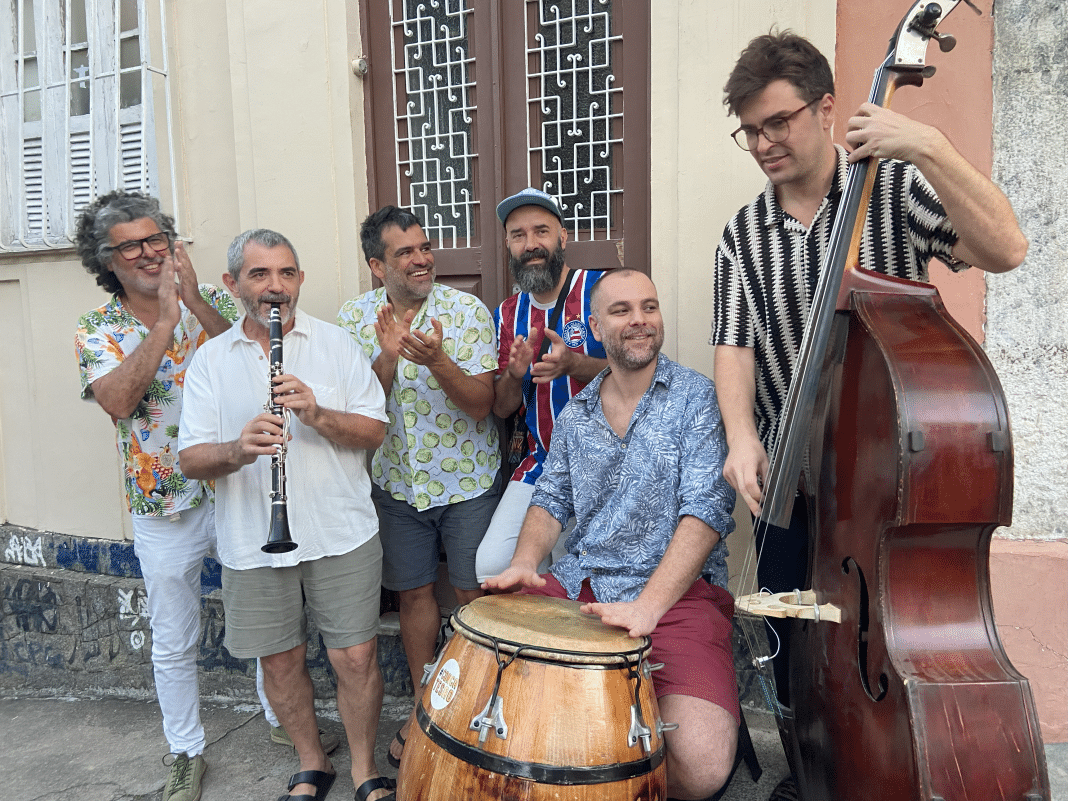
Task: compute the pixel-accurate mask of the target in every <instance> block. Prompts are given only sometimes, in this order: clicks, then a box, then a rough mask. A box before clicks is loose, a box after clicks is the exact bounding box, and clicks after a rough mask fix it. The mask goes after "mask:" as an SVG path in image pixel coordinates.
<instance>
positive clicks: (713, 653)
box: [523, 574, 741, 724]
mask: <svg viewBox="0 0 1068 801" xmlns="http://www.w3.org/2000/svg"><path fill="white" fill-rule="evenodd" d="M542 578H543V579H545V580H546V583H545V586H544V587H536V588H527V589H525V590H523V592H525V593H528V594H530V595H548V596H550V597H552V598H566V597H567V590H565V589H564V587H563V585H562V584H560V582H559V581H557V580H556V577H555V576H553V575H552V574H543V575H542ZM578 600H579V601H580V602H582V603H594V602H595V601H596V598H594V597H593V590H591V589H590V585H589V582H583V584H582V590H581V591H580V592H579V597H578ZM733 617H734V598H732V597H731V594H730V593H729V592H727V591H726V590H725V589H723V588H722V587H716V586H714V585H712V584H709V583H708V582H707V581H705V580H704V579H697V581H695V582H694V583H693V586H692V587H690V589H688V590H687V591H686V594H685V595H683V596H682V597H681V598H680V599H679V600H678V601H677V602H676V603H675V605H674V606H673V607H671V608H670V609H669V610H668V611H667V612H666V613H665V614H664V616H663V617H662V618H660V622H659V623H657V625H656V629H654V630H653V633H652V635H651V636H652V641H653V644H652V649H651V652H650V654H649V661H650V662H663V663H664V667H663V668H662V669H660V670H658V671H656V672H655V673H653V688H654V690H655V692H656V697H657V698H658V699H659V698H662V697H663V696H665V695H688V696H690V697H691V698H703V699H704V700H706V701H711V702H712V703H713V704H715V705H716V706H719V707H722V708H723V709H725V710H727V711H728V712H730V713H731V715H733V716H734V719H735V721H736V722H737V723H739V724H740V723H741V709H740V708H739V706H738V680H737V678H736V677H735V673H734V653H733V651H732V650H731V631H732V626H731V619H732V618H733Z"/></svg>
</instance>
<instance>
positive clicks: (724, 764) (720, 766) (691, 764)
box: [667, 745, 734, 799]
mask: <svg viewBox="0 0 1068 801" xmlns="http://www.w3.org/2000/svg"><path fill="white" fill-rule="evenodd" d="M729 750H730V753H729V754H723V753H708V754H705V755H702V757H701V758H698V759H687V760H685V761H684V760H681V759H678V758H676V757H674V756H673V755H672V753H671V747H670V745H669V746H668V760H667V762H668V770H667V773H668V783H669V787H670V795H671V797H673V798H692V799H698V798H699V799H704V798H708V797H709V796H711V795H714V794H715V793H716V792H718V791H719V790H720V789H722V788H723V785H725V784H726V783H727V781H728V780H729V779H730V777H731V771H732V769H733V768H734V749H733V748H731V749H729Z"/></svg>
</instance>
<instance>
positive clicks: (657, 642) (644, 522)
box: [482, 270, 740, 799]
mask: <svg viewBox="0 0 1068 801" xmlns="http://www.w3.org/2000/svg"><path fill="white" fill-rule="evenodd" d="M592 311H593V314H591V315H590V320H589V322H590V330H591V332H592V333H593V336H594V337H596V338H597V339H598V340H599V341H600V342H602V343H603V344H604V347H605V351H606V352H607V354H608V365H609V366H608V369H607V370H605V371H604V372H602V373H601V374H600V375H599V376H597V377H596V378H595V379H594V380H593V381H592V382H590V384H589V385H588V386H587V387H586V388H585V389H584V390H582V391H581V392H580V393H579V394H578V395H576V396H575V397H574V399H573V400H572V401H571V402H570V403H569V404H568V405H567V407H566V408H565V409H564V411H563V412H562V413H561V414H560V416H559V417H558V418H557V420H556V429H555V432H554V434H553V442H552V446H551V448H550V450H549V456H548V458H547V460H546V462H545V470H544V472H543V474H542V476H541V477H540V478H539V479H538V482H537V485H536V487H535V490H534V495H533V498H532V499H531V505H530V508H529V510H528V511H527V516H526V519H525V520H524V522H523V528H522V531H521V532H520V535H519V541H518V543H517V545H516V550H515V555H514V556H513V557H512V561H511V564H510V566H509V567H508V569H507V570H505V571H504V572H503V573H501V574H500V575H498V576H495V577H493V578H491V579H489V580H488V581H486V582H484V583H483V585H482V586H483V587H484V588H485V589H488V590H496V591H514V590H522V591H524V592H529V593H536V594H540V595H551V596H556V597H565V596H566V597H568V598H571V599H572V600H578V601H582V602H583V606H582V607H581V610H582V611H583V612H586V613H589V614H596V615H599V616H600V618H601V619H602V620H603V621H604V622H605V623H607V624H609V625H612V626H618V627H620V628H624V629H626V630H627V631H628V633H629V634H630V636H632V637H641V636H643V635H651V637H652V653H651V656H650V661H651V662H663V663H664V668H663V669H662V670H659V671H657V672H656V673H654V674H653V682H654V686H655V689H656V695H657V699H658V701H659V704H660V713H661V717H662V718H663V720H665V721H668V722H674V723H678V724H679V728H678V729H677V730H674V731H669V732H667V733H666V734H665V739H666V742H667V773H668V790H669V793H670V795H671V796H673V797H675V798H680V799H681V798H691V799H693V798H705V797H707V796H709V795H711V794H712V793H714V792H715V791H716V790H718V789H719V788H720V787H721V786H722V785H723V784H724V783H725V782H726V780H727V778H728V776H729V775H730V770H731V767H732V764H733V762H734V752H735V747H736V744H737V735H738V722H739V714H740V712H739V708H738V691H737V685H736V683H735V675H734V660H733V658H732V654H731V617H732V616H733V612H734V601H733V599H732V598H731V596H730V595H729V594H728V593H727V591H726V589H724V587H725V585H726V583H727V566H726V562H725V557H726V555H727V549H726V547H725V545H724V544H723V542H722V538H723V537H724V536H726V535H727V534H728V533H730V532H731V531H732V530H733V529H734V521H733V519H732V518H731V510H732V509H733V508H734V500H735V495H734V490H733V489H731V487H730V485H728V484H727V482H726V481H725V480H724V478H723V470H722V468H723V460H724V456H725V454H726V450H727V446H726V442H725V440H724V434H723V422H722V420H721V418H720V413H719V407H718V405H717V403H716V394H715V388H714V387H713V385H712V382H711V381H709V380H708V379H707V378H705V377H704V376H703V375H701V374H699V373H697V372H695V371H693V370H690V369H688V368H686V367H683V366H681V365H679V364H677V363H675V362H673V361H671V360H670V359H668V358H667V357H665V356H663V355H661V354H660V348H661V346H662V345H663V342H664V321H663V318H662V317H661V314H660V304H659V301H658V299H657V294H656V287H655V286H653V283H652V281H650V280H649V279H648V278H647V277H646V276H645V275H643V274H642V273H639V272H636V271H635V270H615V271H612V272H609V273H606V274H605V275H604V277H603V278H601V279H600V281H598V282H597V284H596V285H595V286H594V288H593V297H592ZM572 514H574V516H575V519H576V524H575V528H574V530H573V531H572V533H571V534H570V536H569V537H568V538H567V541H566V548H567V555H566V556H565V557H564V558H563V559H561V560H559V561H557V562H556V563H555V564H554V565H553V566H552V569H551V571H550V573H548V574H545V575H538V572H537V566H538V564H539V563H540V562H541V560H542V559H543V558H544V557H545V556H546V555H547V554H548V553H549V551H550V550H551V549H552V547H553V545H554V544H555V543H556V540H557V537H558V536H559V534H560V531H561V528H562V526H563V525H564V524H565V523H566V522H567V520H568V518H569V516H571V515H572ZM705 576H709V577H711V582H709V581H708V580H706V578H705Z"/></svg>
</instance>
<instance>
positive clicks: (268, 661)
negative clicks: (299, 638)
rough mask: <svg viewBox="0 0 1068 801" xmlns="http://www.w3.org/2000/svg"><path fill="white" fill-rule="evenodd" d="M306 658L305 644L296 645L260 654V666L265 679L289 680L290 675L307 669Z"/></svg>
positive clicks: (273, 680) (275, 680) (274, 680)
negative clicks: (280, 650)
mask: <svg viewBox="0 0 1068 801" xmlns="http://www.w3.org/2000/svg"><path fill="white" fill-rule="evenodd" d="M306 658H307V649H306V646H304V645H298V646H297V647H296V648H291V649H289V650H288V651H282V652H281V653H277V654H271V655H270V656H261V657H260V667H262V668H263V675H264V678H265V679H268V680H270V681H272V682H279V681H289V680H290V677H292V676H294V675H296V674H298V673H300V672H301V671H305V670H307V669H308V666H307V663H306V662H305V659H306Z"/></svg>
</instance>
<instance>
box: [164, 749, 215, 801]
mask: <svg viewBox="0 0 1068 801" xmlns="http://www.w3.org/2000/svg"><path fill="white" fill-rule="evenodd" d="M167 757H173V761H172V762H169V763H168V762H167ZM163 764H164V765H167V766H168V767H169V768H170V769H171V775H170V776H168V777H167V785H166V786H165V787H164V788H163V801H200V780H201V779H202V778H204V771H206V770H207V769H208V765H207V763H206V762H205V761H204V757H202V756H201V755H200V754H197V755H196V756H195V757H193V758H192V759H190V758H189V756H188V755H186V754H167V756H166V757H163Z"/></svg>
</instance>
